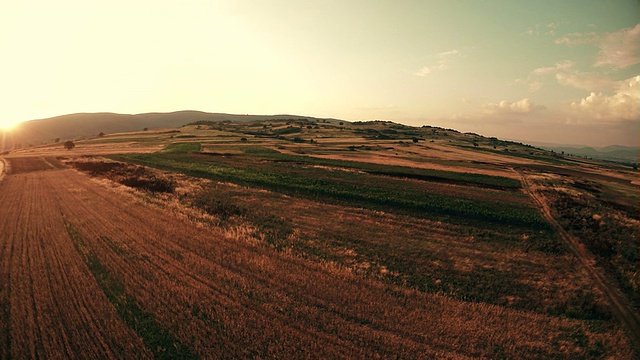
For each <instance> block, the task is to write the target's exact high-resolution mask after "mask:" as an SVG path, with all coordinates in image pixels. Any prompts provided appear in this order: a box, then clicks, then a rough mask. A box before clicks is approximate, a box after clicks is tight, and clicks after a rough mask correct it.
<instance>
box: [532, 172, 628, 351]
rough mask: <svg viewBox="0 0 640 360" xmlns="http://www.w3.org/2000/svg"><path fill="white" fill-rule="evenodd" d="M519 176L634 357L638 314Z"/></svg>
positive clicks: (591, 256)
mask: <svg viewBox="0 0 640 360" xmlns="http://www.w3.org/2000/svg"><path fill="white" fill-rule="evenodd" d="M520 176H521V178H522V185H523V188H524V189H525V191H526V192H527V193H528V194H529V196H530V197H531V199H533V201H534V203H535V204H536V206H537V207H538V209H539V210H540V213H541V214H542V216H544V218H545V219H546V220H547V222H548V223H549V224H551V226H552V227H553V228H554V230H555V231H556V233H557V234H558V236H560V238H561V239H562V241H563V242H564V243H565V244H566V245H567V248H568V249H569V251H571V253H573V255H574V256H575V257H576V258H577V259H578V260H579V261H580V263H581V264H582V266H583V267H584V269H585V270H586V271H587V273H589V275H590V276H591V278H592V280H593V282H594V284H595V285H596V287H597V288H598V289H599V290H600V291H601V292H602V293H603V294H604V296H605V298H606V299H607V301H608V302H609V304H610V306H611V311H612V312H613V314H614V316H615V317H616V318H617V319H618V321H619V322H620V324H621V325H622V327H623V328H624V329H625V331H626V332H627V334H628V336H629V340H630V342H631V344H632V346H633V347H634V348H635V350H636V352H637V354H640V320H639V317H638V314H637V313H636V312H635V311H634V310H633V307H632V306H631V304H629V301H628V300H627V298H626V297H625V296H624V295H623V294H622V293H621V292H620V290H619V289H618V288H617V287H616V286H614V285H612V284H611V282H610V281H609V280H608V279H607V278H606V276H605V275H604V273H603V272H602V271H601V270H600V269H598V268H596V266H595V263H596V260H595V258H594V256H593V254H591V253H590V252H589V250H587V249H586V248H585V247H584V245H583V244H581V243H580V242H578V240H577V239H576V238H574V237H573V236H572V235H571V234H569V233H568V232H567V231H566V230H565V229H564V228H563V227H562V226H561V225H560V224H559V223H558V222H557V221H556V219H555V218H554V217H553V215H552V214H551V210H550V209H549V206H548V205H547V202H546V201H545V199H544V197H543V196H542V195H541V194H539V193H537V192H536V191H534V190H533V189H532V188H531V184H530V183H529V180H528V179H527V175H526V174H525V173H524V172H520Z"/></svg>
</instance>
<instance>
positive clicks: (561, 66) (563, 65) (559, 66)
mask: <svg viewBox="0 0 640 360" xmlns="http://www.w3.org/2000/svg"><path fill="white" fill-rule="evenodd" d="M574 65H575V63H574V62H573V61H570V60H564V61H560V62H558V63H556V64H555V65H554V66H549V67H541V68H537V69H534V70H533V71H532V72H531V73H532V74H534V75H542V74H550V73H553V72H555V71H558V70H566V69H570V68H572V67H573V66H574Z"/></svg>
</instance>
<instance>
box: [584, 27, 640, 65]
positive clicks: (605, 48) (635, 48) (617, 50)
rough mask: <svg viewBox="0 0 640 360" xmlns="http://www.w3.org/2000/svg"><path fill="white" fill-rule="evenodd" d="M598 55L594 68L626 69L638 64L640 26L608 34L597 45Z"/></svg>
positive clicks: (639, 57) (639, 60)
mask: <svg viewBox="0 0 640 360" xmlns="http://www.w3.org/2000/svg"><path fill="white" fill-rule="evenodd" d="M599 48H600V53H599V54H598V58H597V59H596V62H595V64H594V66H612V67H614V68H626V67H629V66H631V65H635V64H637V63H638V62H640V24H637V25H636V26H634V27H633V28H629V29H622V30H620V31H618V32H614V33H608V34H605V35H604V36H603V37H602V41H600V43H599Z"/></svg>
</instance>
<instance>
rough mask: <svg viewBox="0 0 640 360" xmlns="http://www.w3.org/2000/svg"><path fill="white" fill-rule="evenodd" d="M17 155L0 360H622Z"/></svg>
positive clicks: (574, 330)
mask: <svg viewBox="0 0 640 360" xmlns="http://www.w3.org/2000/svg"><path fill="white" fill-rule="evenodd" d="M23 161H25V162H33V164H31V165H32V166H23V167H22V168H23V169H25V170H24V171H23V172H20V173H13V174H10V175H8V176H7V177H6V178H5V180H4V181H3V182H2V184H0V285H2V286H0V310H1V311H0V349H1V350H0V354H1V355H0V356H1V357H2V358H145V357H151V356H155V357H158V358H163V357H164V358H172V357H182V358H378V357H383V358H467V357H469V356H471V357H487V358H567V357H569V358H571V357H582V355H584V351H585V348H589V347H593V346H595V345H594V344H599V346H601V347H604V348H607V349H618V351H620V353H617V354H616V355H618V356H619V357H628V356H630V353H629V352H628V350H625V349H629V347H628V343H627V342H626V339H625V336H624V334H623V333H622V331H619V330H615V331H613V330H612V331H611V332H608V333H597V332H592V331H590V330H589V328H588V324H586V323H585V322H584V321H579V320H573V319H568V318H563V317H555V316H547V315H543V314H534V313H529V312H524V311H517V310H513V309H508V308H504V307H500V306H494V305H487V304H483V303H469V302H463V301H458V300H453V299H450V298H447V297H445V296H440V295H434V294H425V293H421V292H418V291H413V290H408V289H407V288H403V287H399V286H394V285H391V284H387V283H382V282H378V281H376V280H373V279H366V278H362V277H359V276H357V275H355V274H353V273H352V272H351V271H349V270H347V269H343V268H340V267H336V266H334V265H332V264H331V263H319V262H313V261H310V260H308V259H304V258H302V257H298V256H294V255H290V254H287V253H286V252H276V251H274V250H273V249H271V248H268V247H264V246H260V245H256V244H253V243H252V242H250V241H245V240H247V239H245V238H244V236H245V235H243V234H242V233H239V234H230V233H223V232H221V231H216V229H214V228H206V227H201V226H195V225H194V224H193V223H190V222H188V221H186V220H183V219H179V218H176V217H174V216H171V215H170V214H169V213H168V212H165V211H162V209H159V208H157V207H154V206H151V205H148V204H146V203H144V202H141V201H139V200H136V199H134V198H131V197H127V196H124V195H122V194H120V193H117V192H115V191H113V190H111V189H109V188H107V187H104V186H101V185H100V184H99V183H97V182H94V181H92V180H90V178H89V177H88V176H86V175H84V174H81V173H79V172H77V171H75V170H70V169H62V168H58V165H57V164H52V163H46V160H43V159H40V158H30V159H28V160H23ZM43 162H44V163H45V165H46V166H40V165H39V164H41V163H43ZM22 165H25V164H22ZM49 165H51V166H49ZM576 334H579V336H581V337H583V338H584V339H582V338H581V340H580V341H581V342H582V343H583V345H582V347H576V346H575V345H574V344H575V339H574V336H577V335H576Z"/></svg>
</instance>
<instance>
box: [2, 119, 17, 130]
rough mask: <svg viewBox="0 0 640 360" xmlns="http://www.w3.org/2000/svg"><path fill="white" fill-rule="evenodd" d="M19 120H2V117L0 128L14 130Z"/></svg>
mask: <svg viewBox="0 0 640 360" xmlns="http://www.w3.org/2000/svg"><path fill="white" fill-rule="evenodd" d="M18 123H19V121H12V120H2V119H0V130H5V131H8V130H12V129H14V128H15V127H16V126H17V125H18Z"/></svg>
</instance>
